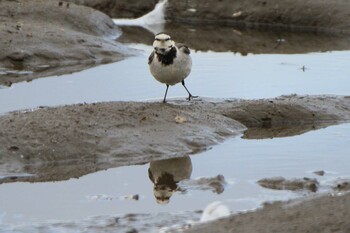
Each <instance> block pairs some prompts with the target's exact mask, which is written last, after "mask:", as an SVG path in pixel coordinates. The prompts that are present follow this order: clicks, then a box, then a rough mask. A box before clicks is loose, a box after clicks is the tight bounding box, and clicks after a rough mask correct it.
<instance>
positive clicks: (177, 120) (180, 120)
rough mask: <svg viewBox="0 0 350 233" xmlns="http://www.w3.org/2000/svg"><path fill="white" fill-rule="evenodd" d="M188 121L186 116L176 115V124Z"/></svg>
mask: <svg viewBox="0 0 350 233" xmlns="http://www.w3.org/2000/svg"><path fill="white" fill-rule="evenodd" d="M186 121H187V119H186V117H184V116H180V115H176V117H175V122H176V123H178V124H182V123H185V122H186Z"/></svg>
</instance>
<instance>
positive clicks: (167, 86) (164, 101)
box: [163, 84, 169, 103]
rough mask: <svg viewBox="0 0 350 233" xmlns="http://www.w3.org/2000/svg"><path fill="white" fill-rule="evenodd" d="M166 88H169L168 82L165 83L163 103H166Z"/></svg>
mask: <svg viewBox="0 0 350 233" xmlns="http://www.w3.org/2000/svg"><path fill="white" fill-rule="evenodd" d="M168 89H169V84H166V90H165V95H164V99H163V103H166V100H165V99H166V95H167V94H168Z"/></svg>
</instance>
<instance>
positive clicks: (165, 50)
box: [148, 33, 197, 103]
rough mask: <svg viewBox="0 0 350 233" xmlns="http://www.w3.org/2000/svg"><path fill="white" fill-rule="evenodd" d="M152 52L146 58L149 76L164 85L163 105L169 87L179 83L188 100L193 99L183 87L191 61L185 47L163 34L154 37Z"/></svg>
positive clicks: (189, 70) (188, 51) (189, 71)
mask: <svg viewBox="0 0 350 233" xmlns="http://www.w3.org/2000/svg"><path fill="white" fill-rule="evenodd" d="M153 48H154V49H153V52H152V53H151V55H150V56H149V58H148V65H149V69H150V71H151V74H152V75H153V76H154V78H155V79H156V80H158V81H159V82H161V83H164V84H165V85H166V91H165V95H164V99H163V103H165V102H166V96H167V93H168V88H169V85H171V86H173V85H175V84H177V83H180V82H181V84H182V85H183V86H184V88H185V89H186V91H187V93H188V98H187V99H188V100H191V99H192V98H195V97H197V96H193V95H192V94H191V93H190V92H189V91H188V89H187V87H186V85H185V78H187V76H188V75H189V74H190V73H191V68H192V59H191V57H190V50H189V48H188V47H187V46H186V45H183V44H178V45H175V42H174V41H172V40H171V38H170V36H169V35H167V34H165V33H159V34H157V35H156V36H155V39H154V42H153Z"/></svg>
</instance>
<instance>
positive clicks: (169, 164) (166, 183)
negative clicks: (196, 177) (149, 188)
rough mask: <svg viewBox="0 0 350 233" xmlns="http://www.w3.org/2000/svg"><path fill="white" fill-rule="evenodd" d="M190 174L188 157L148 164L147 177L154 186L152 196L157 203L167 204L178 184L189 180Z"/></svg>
mask: <svg viewBox="0 0 350 233" xmlns="http://www.w3.org/2000/svg"><path fill="white" fill-rule="evenodd" d="M191 174H192V162H191V159H190V157H189V156H185V157H181V158H173V159H166V160H160V161H154V162H150V166H149V169H148V175H149V178H150V180H151V181H152V183H153V184H154V187H153V194H154V197H155V198H156V200H157V203H158V204H168V203H169V200H170V197H171V196H172V195H173V193H174V192H176V191H177V189H178V183H179V182H180V181H182V180H186V179H189V178H190V177H191Z"/></svg>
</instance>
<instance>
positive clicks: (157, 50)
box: [154, 47, 166, 54]
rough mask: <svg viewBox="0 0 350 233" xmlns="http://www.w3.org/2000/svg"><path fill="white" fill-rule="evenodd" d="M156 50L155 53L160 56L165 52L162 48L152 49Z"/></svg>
mask: <svg viewBox="0 0 350 233" xmlns="http://www.w3.org/2000/svg"><path fill="white" fill-rule="evenodd" d="M154 49H155V50H156V52H157V53H160V54H164V53H165V52H166V49H164V48H157V47H156V48H154Z"/></svg>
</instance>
